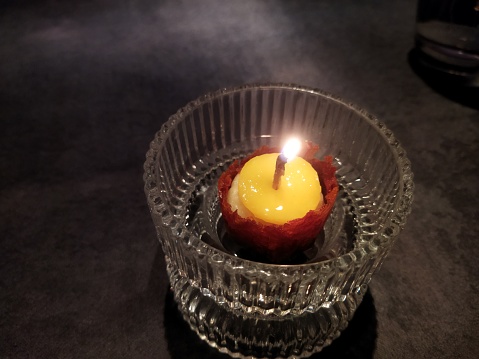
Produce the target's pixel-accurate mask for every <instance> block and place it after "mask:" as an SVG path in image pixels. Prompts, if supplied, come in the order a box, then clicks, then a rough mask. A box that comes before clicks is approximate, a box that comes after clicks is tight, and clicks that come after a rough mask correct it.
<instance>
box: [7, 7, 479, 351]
mask: <svg viewBox="0 0 479 359" xmlns="http://www.w3.org/2000/svg"><path fill="white" fill-rule="evenodd" d="M0 4H1V5H0V358H122V357H125V358H172V359H178V358H206V357H211V358H223V357H224V356H223V355H219V354H215V351H214V350H212V349H210V348H209V347H208V346H207V345H206V344H203V343H202V342H200V341H199V340H198V339H197V338H196V336H195V335H193V334H192V333H191V332H190V331H189V329H188V328H187V327H186V324H185V323H184V322H183V321H182V319H181V318H180V316H179V314H178V312H177V310H176V307H175V305H174V303H173V301H172V298H171V295H170V294H169V291H168V281H167V278H166V272H165V267H164V260H163V255H162V252H161V249H160V246H159V243H158V240H157V239H156V236H155V232H154V227H153V224H152V221H151V218H150V216H149V211H148V208H147V206H146V200H145V197H144V193H143V182H142V173H143V172H142V171H143V170H142V166H143V162H144V156H145V153H146V151H147V149H148V145H149V142H150V140H151V139H152V138H153V136H154V133H155V132H156V131H157V130H158V129H159V128H160V126H161V124H162V123H163V122H164V121H165V120H166V119H167V118H168V116H169V115H171V114H172V113H174V112H176V110H177V109H178V108H180V107H181V106H183V105H184V104H186V103H187V102H188V101H190V100H193V99H194V98H196V97H198V96H200V95H201V94H203V93H205V92H208V91H212V90H216V89H219V88H222V87H230V86H235V85H241V84H244V83H252V82H287V83H297V84H301V85H306V86H311V87H316V88H321V89H323V90H326V91H328V92H332V93H334V94H336V95H338V96H340V97H343V98H345V99H347V100H349V101H352V102H355V103H357V104H359V105H360V106H362V107H364V108H365V109H367V110H368V111H370V112H372V113H373V114H375V115H376V116H378V117H379V118H380V119H381V120H382V121H383V122H384V123H385V124H386V125H387V126H388V127H389V128H390V129H391V130H393V132H394V133H395V135H396V136H397V138H398V139H399V140H400V141H401V143H402V145H403V146H404V148H405V149H406V151H407V152H408V156H409V158H410V159H411V161H412V165H413V170H414V173H415V183H416V192H415V202H414V206H413V212H412V214H411V216H410V218H409V221H408V223H407V226H406V228H405V230H404V231H403V232H402V234H401V237H400V239H399V240H398V242H397V243H396V245H395V247H394V249H393V250H392V252H391V254H390V256H389V257H388V259H387V260H386V261H385V263H384V265H383V267H382V268H381V270H380V272H379V273H378V274H377V275H376V276H375V277H374V278H373V281H372V282H371V285H370V290H369V292H368V294H367V296H366V298H365V300H364V302H363V304H362V305H361V306H360V307H359V309H358V311H357V313H356V316H355V317H354V318H353V321H352V322H351V325H350V327H349V328H348V329H347V330H346V332H344V333H343V335H342V336H341V337H340V339H338V340H337V341H336V342H334V343H333V345H332V346H330V347H329V348H327V349H325V350H324V351H323V352H322V353H320V354H319V355H318V356H314V358H316V357H317V358H333V357H345V356H347V357H349V358H476V357H479V350H478V346H479V334H478V333H479V329H478V328H479V288H478V287H479V228H478V227H479V226H478V224H479V219H478V218H479V211H478V205H477V201H478V183H479V169H478V155H479V147H478V146H479V111H478V105H479V96H477V92H472V91H466V92H464V93H463V92H458V91H459V90H456V89H454V90H451V87H450V86H442V87H441V86H439V85H440V84H439V85H438V84H437V83H436V82H434V81H431V78H428V77H427V76H425V75H424V73H421V71H418V70H417V69H416V67H415V65H414V63H415V62H414V56H412V55H411V50H412V48H413V46H414V21H415V9H416V4H415V1H413V0H392V1H380V0H371V1H366V0H360V1H358V0H343V1H336V0H334V1H333V0H330V1H297V2H294V1H251V0H242V1H213V0H207V1H150V0H143V1H142V0H126V1H116V0H91V1H55V0H38V1H21V0H20V1H3V2H1V3H0Z"/></svg>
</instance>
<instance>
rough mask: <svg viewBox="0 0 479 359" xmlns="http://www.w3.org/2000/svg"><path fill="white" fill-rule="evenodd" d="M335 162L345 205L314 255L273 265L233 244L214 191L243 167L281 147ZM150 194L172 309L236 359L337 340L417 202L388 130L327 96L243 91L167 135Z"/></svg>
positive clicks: (155, 160) (300, 350)
mask: <svg viewBox="0 0 479 359" xmlns="http://www.w3.org/2000/svg"><path fill="white" fill-rule="evenodd" d="M293 135H294V136H297V137H301V138H303V139H305V140H311V141H313V142H315V143H317V144H319V146H320V151H319V152H318V154H317V157H319V158H322V157H323V156H325V155H330V156H332V157H333V158H334V165H335V166H336V168H337V173H336V175H337V179H338V183H339V186H340V193H339V195H338V199H337V200H336V203H335V206H334V209H333V211H332V214H331V216H330V217H329V219H328V221H327V223H326V225H325V228H324V230H323V232H322V233H321V235H319V236H318V238H317V239H316V241H315V243H314V246H313V247H312V248H311V249H309V250H307V251H305V252H304V253H301V254H299V255H298V256H296V257H295V258H292V259H291V263H288V264H283V265H278V264H270V263H266V262H264V261H263V260H262V259H261V258H257V257H255V256H254V254H252V253H249V252H248V251H247V250H245V249H244V248H241V247H239V246H238V245H237V244H235V242H234V241H232V240H231V239H230V238H229V237H228V235H227V232H226V230H225V225H224V222H223V220H222V218H221V211H220V209H219V204H218V196H217V181H218V178H219V176H220V175H221V173H222V172H223V171H224V170H225V169H226V168H227V167H228V166H229V165H230V164H231V163H232V162H233V161H234V160H236V159H239V158H242V157H244V156H246V155H247V154H249V153H251V152H253V151H254V150H255V149H257V148H258V147H260V146H262V145H270V146H278V145H279V144H280V143H282V142H283V140H284V139H285V138H286V137H290V136H293ZM144 170H145V172H144V182H145V193H146V197H147V201H148V205H149V207H150V210H151V215H152V218H153V222H154V225H155V228H156V231H157V234H158V238H159V240H160V243H161V246H162V249H163V252H164V254H165V258H166V267H167V272H168V275H169V280H170V284H171V288H172V290H173V293H174V298H175V301H176V302H177V303H178V307H179V310H180V312H181V313H182V314H183V317H184V319H185V320H186V321H187V322H188V323H189V325H190V327H191V328H192V329H193V330H194V331H195V332H196V333H198V335H199V336H200V337H201V338H202V339H203V340H205V341H206V342H208V343H209V344H210V345H212V346H214V347H216V348H218V349H219V351H221V352H224V353H228V354H229V355H231V356H233V357H240V358H244V357H249V358H251V357H258V358H260V357H284V358H292V357H294V358H300V357H307V356H309V355H311V354H313V353H315V352H318V351H320V350H321V349H322V348H323V347H324V346H326V345H328V344H330V343H331V341H332V340H334V339H335V338H337V337H338V336H339V335H340V333H341V331H342V330H344V329H345V328H346V327H347V325H348V322H349V320H350V319H351V318H352V317H353V314H354V312H355V310H356V308H357V307H358V305H359V304H360V303H361V300H362V298H363V296H364V294H365V292H366V290H367V286H368V283H369V281H370V280H371V276H372V275H373V273H374V272H375V271H376V270H377V269H378V268H379V267H380V265H381V263H382V262H383V260H384V258H385V257H386V255H387V254H388V253H389V251H390V249H391V247H392V245H393V243H394V241H395V240H396V238H397V236H398V234H399V232H400V231H401V229H402V228H403V226H404V224H405V221H406V217H407V216H408V214H409V213H410V210H411V203H412V198H413V187H414V185H413V175H412V172H411V166H410V162H409V160H408V159H407V157H406V153H405V151H404V150H403V149H402V147H401V146H400V144H399V143H398V141H397V140H396V139H395V138H394V136H393V134H392V133H391V131H389V130H388V129H387V128H386V127H385V126H384V125H383V124H382V123H381V122H379V121H378V120H377V119H376V118H374V117H373V116H371V115H370V114H368V113H367V112H366V111H364V110H362V109H361V108H359V107H357V106H355V105H352V104H349V103H346V102H344V101H342V100H341V99H339V98H337V97H335V96H332V95H331V94H328V93H325V92H323V91H321V90H316V89H311V88H306V87H302V86H296V85H289V84H264V85H258V84H253V85H245V86H242V87H237V88H231V89H222V90H219V91H217V92H214V93H210V94H207V95H204V96H202V97H200V98H198V99H197V100H195V101H193V102H191V103H189V104H187V105H186V106H185V107H183V108H181V109H180V110H179V111H178V112H177V113H176V114H174V115H173V116H171V117H170V118H169V120H168V121H167V122H166V123H165V124H163V126H162V127H161V129H160V130H159V132H158V133H157V134H156V136H155V138H154V140H153V141H152V142H151V145H150V149H149V151H148V153H147V155H146V162H145V165H144Z"/></svg>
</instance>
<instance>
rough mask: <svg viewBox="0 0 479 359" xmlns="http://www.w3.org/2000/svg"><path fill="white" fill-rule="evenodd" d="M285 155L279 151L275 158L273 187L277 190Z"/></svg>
mask: <svg viewBox="0 0 479 359" xmlns="http://www.w3.org/2000/svg"><path fill="white" fill-rule="evenodd" d="M286 162H287V160H286V157H284V155H283V154H282V153H281V154H279V156H278V158H276V168H275V170H274V178H273V189H274V190H278V188H279V183H280V180H281V177H282V176H284V165H285V164H286Z"/></svg>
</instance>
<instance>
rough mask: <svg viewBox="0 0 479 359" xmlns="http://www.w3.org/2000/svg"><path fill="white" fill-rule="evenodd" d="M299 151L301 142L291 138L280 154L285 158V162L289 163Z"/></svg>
mask: <svg viewBox="0 0 479 359" xmlns="http://www.w3.org/2000/svg"><path fill="white" fill-rule="evenodd" d="M299 151H301V141H300V140H298V139H297V138H291V139H289V140H288V141H287V142H286V143H285V145H284V147H283V151H282V152H281V153H282V154H283V156H284V157H286V161H291V160H292V159H294V158H295V157H296V156H297V155H298V153H299Z"/></svg>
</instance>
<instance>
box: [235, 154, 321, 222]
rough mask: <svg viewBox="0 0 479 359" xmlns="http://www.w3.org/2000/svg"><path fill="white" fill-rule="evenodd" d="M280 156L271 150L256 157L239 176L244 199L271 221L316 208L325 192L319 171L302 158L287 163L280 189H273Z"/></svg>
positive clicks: (252, 210) (255, 212) (254, 211)
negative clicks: (322, 190) (323, 191)
mask: <svg viewBox="0 0 479 359" xmlns="http://www.w3.org/2000/svg"><path fill="white" fill-rule="evenodd" d="M278 155H279V154H278V153H271V154H265V155H261V156H256V157H253V158H252V159H250V160H249V161H248V162H247V163H246V164H245V165H244V166H243V168H242V169H241V172H240V173H239V174H238V175H237V176H236V177H238V181H237V183H238V196H239V199H240V202H241V203H242V204H243V205H244V207H246V209H247V210H248V211H249V212H250V213H251V214H252V215H253V216H254V217H255V218H257V219H260V220H262V221H264V222H267V223H274V224H284V223H286V222H288V221H291V220H293V219H297V218H302V217H304V216H305V215H306V213H308V212H309V211H310V210H314V209H316V208H317V207H318V206H320V205H321V204H322V202H323V195H322V193H321V185H320V183H319V178H318V174H317V173H316V171H315V170H314V168H313V167H312V166H311V164H310V163H309V162H307V161H306V160H305V159H303V158H301V157H295V158H294V159H292V160H290V161H289V162H287V163H286V165H285V171H284V176H282V177H281V180H280V184H279V188H278V189H277V190H275V189H273V178H274V171H275V168H276V159H277V157H278ZM240 215H241V214H240Z"/></svg>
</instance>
